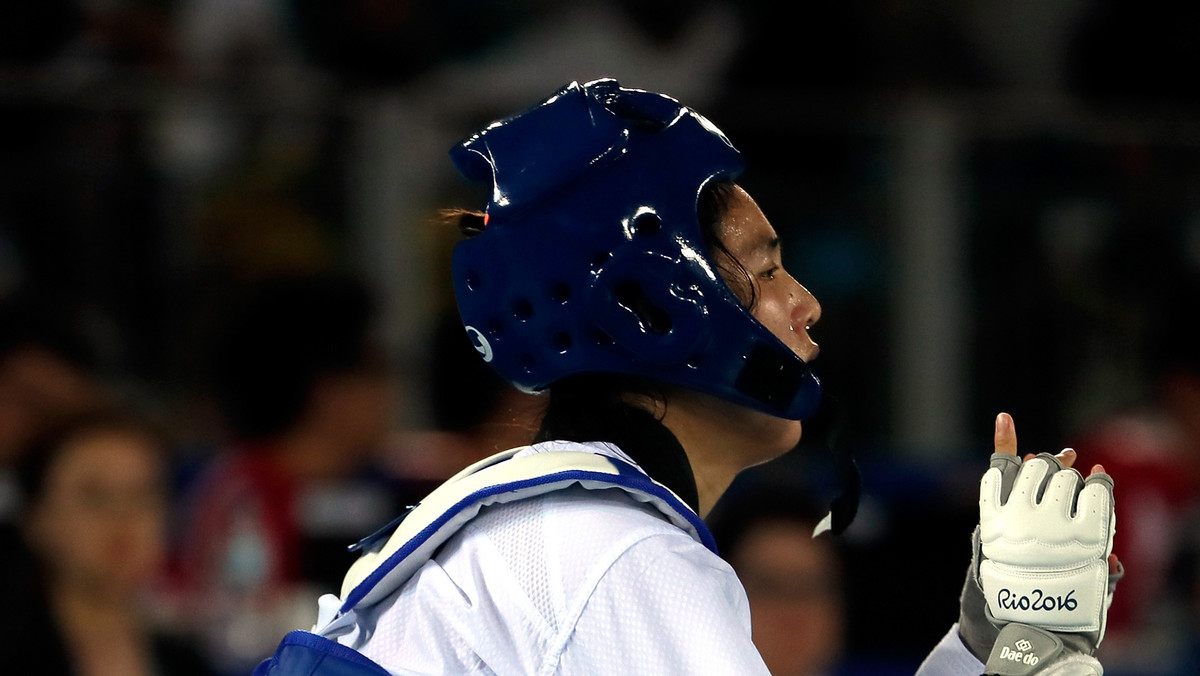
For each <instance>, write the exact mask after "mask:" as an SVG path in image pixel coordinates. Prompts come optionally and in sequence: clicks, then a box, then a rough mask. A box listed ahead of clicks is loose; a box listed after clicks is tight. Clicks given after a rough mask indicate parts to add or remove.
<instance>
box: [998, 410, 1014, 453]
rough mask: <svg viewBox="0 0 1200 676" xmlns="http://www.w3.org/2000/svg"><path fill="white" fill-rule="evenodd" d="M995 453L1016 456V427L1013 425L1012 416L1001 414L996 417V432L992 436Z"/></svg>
mask: <svg viewBox="0 0 1200 676" xmlns="http://www.w3.org/2000/svg"><path fill="white" fill-rule="evenodd" d="M993 441H994V443H995V444H996V452H997V453H1004V454H1007V455H1011V456H1014V457H1015V456H1016V455H1017V427H1016V425H1014V424H1013V419H1012V416H1011V415H1009V414H1007V413H1001V414H1000V415H998V416H996V432H995V434H994V435H993Z"/></svg>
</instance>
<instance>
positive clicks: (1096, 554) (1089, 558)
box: [976, 453, 1120, 674]
mask: <svg viewBox="0 0 1200 676" xmlns="http://www.w3.org/2000/svg"><path fill="white" fill-rule="evenodd" d="M979 524H980V528H979V539H978V542H979V548H980V551H979V552H978V554H981V555H982V556H977V557H976V560H977V561H978V564H979V567H978V570H977V571H976V573H977V575H978V577H977V579H978V582H979V584H980V586H981V587H982V589H983V595H984V599H985V600H986V604H987V606H986V610H987V618H988V620H989V621H991V622H992V624H994V625H996V626H997V627H999V628H1001V631H1000V635H999V637H998V638H997V639H996V641H995V644H994V646H993V648H992V651H991V656H990V659H989V660H988V664H987V673H988V674H1030V673H1035V672H1039V671H1041V672H1046V671H1047V670H1048V668H1049V667H1050V666H1051V665H1052V664H1056V665H1057V667H1056V668H1061V667H1063V666H1066V665H1065V664H1062V662H1063V660H1064V659H1068V658H1069V660H1070V661H1071V662H1078V663H1079V664H1078V666H1079V667H1080V668H1081V669H1082V668H1083V666H1084V664H1083V663H1085V662H1086V663H1087V669H1089V670H1082V671H1080V670H1076V671H1064V672H1062V673H1102V670H1101V669H1100V665H1099V663H1098V662H1095V660H1094V659H1092V658H1091V657H1090V656H1091V654H1092V653H1093V652H1095V649H1096V646H1098V645H1099V644H1100V642H1101V641H1102V640H1103V638H1104V629H1105V621H1106V618H1107V613H1108V607H1109V605H1110V604H1111V603H1112V588H1113V587H1115V584H1116V580H1117V579H1119V577H1120V572H1118V573H1117V574H1116V575H1114V576H1112V577H1111V578H1110V575H1109V571H1108V556H1109V554H1111V553H1112V544H1113V535H1114V533H1115V531H1116V516H1115V514H1114V512H1113V480H1112V477H1110V476H1109V475H1107V474H1104V473H1096V474H1092V475H1091V476H1089V477H1088V478H1087V479H1086V480H1084V479H1083V477H1082V476H1080V474H1079V472H1077V471H1075V470H1074V469H1063V466H1062V464H1061V463H1060V462H1059V461H1058V459H1057V458H1055V457H1054V456H1052V455H1049V454H1045V453H1043V454H1041V455H1039V456H1037V457H1036V458H1034V459H1032V460H1029V461H1028V462H1024V463H1022V462H1021V460H1019V459H1018V458H1017V457H1016V456H1014V455H1009V454H1005V453H995V454H993V455H992V461H991V468H990V469H988V471H987V473H986V474H984V477H983V481H982V482H981V484H980V489H979ZM1051 632H1053V633H1051ZM1064 644H1066V647H1065V648H1064ZM1081 658H1083V659H1081Z"/></svg>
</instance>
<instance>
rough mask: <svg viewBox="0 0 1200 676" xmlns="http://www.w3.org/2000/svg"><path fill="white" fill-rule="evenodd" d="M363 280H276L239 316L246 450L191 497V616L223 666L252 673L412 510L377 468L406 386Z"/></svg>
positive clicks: (221, 375) (239, 409)
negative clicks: (374, 533)
mask: <svg viewBox="0 0 1200 676" xmlns="http://www.w3.org/2000/svg"><path fill="white" fill-rule="evenodd" d="M373 318H374V306H373V302H372V299H371V297H370V294H369V293H368V291H367V290H366V289H365V288H364V287H363V286H362V285H361V284H359V283H358V282H357V281H355V280H353V279H349V278H342V277H332V276H308V277H289V278H278V279H272V280H266V281H264V282H262V283H259V284H257V285H255V286H254V287H252V288H251V289H250V290H249V291H248V292H246V293H245V294H243V296H242V297H241V298H240V299H238V301H237V302H236V303H234V307H232V308H231V309H230V312H229V315H228V317H227V319H228V327H227V329H226V330H225V331H224V332H223V333H222V335H221V336H220V337H219V339H218V340H217V347H216V350H215V352H214V355H213V359H214V362H213V364H212V367H211V377H212V381H213V387H214V391H215V394H216V399H217V403H218V405H219V407H220V409H221V411H222V413H223V415H224V418H225V420H226V421H227V423H228V426H229V433H230V435H231V436H232V440H231V442H230V444H229V446H228V448H227V449H225V450H224V452H222V453H221V454H219V456H218V457H217V458H216V459H215V460H214V461H213V462H212V464H211V466H209V467H207V468H206V469H205V470H204V471H203V474H202V476H201V477H200V478H199V479H198V480H197V482H196V485H195V486H194V488H193V489H192V490H191V491H189V492H190V494H191V499H190V500H189V502H188V505H187V514H186V520H185V523H184V527H183V529H182V532H181V536H182V540H181V542H180V556H179V561H178V574H179V582H180V584H181V588H180V591H181V593H182V595H181V597H180V599H179V600H180V601H181V602H182V603H183V606H182V609H183V610H184V611H186V612H188V613H191V614H192V618H191V619H192V620H193V621H194V622H198V626H199V628H201V629H202V630H204V631H205V632H206V635H205V639H204V640H205V642H206V644H207V646H208V649H209V650H210V651H211V654H212V656H213V658H214V660H216V661H217V662H218V667H219V668H220V669H222V670H223V671H228V672H229V673H246V672H247V671H248V670H249V668H251V667H252V666H253V664H254V663H256V662H257V661H259V660H261V659H263V658H264V657H265V656H266V654H267V653H269V652H270V651H271V650H272V649H273V647H274V644H275V642H277V640H278V637H279V636H280V635H281V634H282V633H283V632H285V631H287V630H290V629H294V628H296V627H298V626H305V625H310V624H312V622H313V621H314V620H315V616H313V617H310V616H309V615H310V613H312V612H313V607H312V599H313V598H315V597H316V595H317V594H318V593H325V592H332V591H336V590H337V588H338V587H339V586H340V583H341V577H342V574H343V573H344V572H345V569H346V567H347V566H348V565H349V564H350V563H351V562H352V561H353V556H352V555H350V554H349V553H348V552H347V551H346V545H348V544H352V543H353V542H354V541H356V540H357V539H358V538H361V537H363V536H365V535H367V534H368V533H369V532H371V530H372V529H374V528H375V527H377V526H378V525H379V524H382V523H384V522H386V521H387V520H388V519H389V518H391V517H392V516H393V515H394V514H395V513H397V512H398V510H399V508H400V507H402V505H396V504H394V503H393V502H392V500H393V496H392V492H391V491H390V489H389V487H388V486H386V485H384V483H383V482H382V481H381V479H380V477H381V473H380V472H378V471H376V468H375V465H374V461H375V454H376V452H377V451H378V450H379V448H380V446H381V444H382V440H383V438H384V436H385V434H386V433H387V432H388V430H389V427H390V424H391V422H392V419H391V414H392V405H393V399H394V397H395V388H394V383H393V378H392V377H391V375H390V373H389V371H388V368H387V364H386V362H385V360H384V358H383V355H382V351H381V349H380V347H379V346H377V345H374V344H373V341H372V339H371V330H372V321H373Z"/></svg>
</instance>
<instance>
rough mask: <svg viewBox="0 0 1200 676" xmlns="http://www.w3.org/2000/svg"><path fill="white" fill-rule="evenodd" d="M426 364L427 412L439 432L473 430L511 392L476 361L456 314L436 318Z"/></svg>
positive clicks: (480, 362) (479, 360)
mask: <svg viewBox="0 0 1200 676" xmlns="http://www.w3.org/2000/svg"><path fill="white" fill-rule="evenodd" d="M430 361H431V368H432V372H431V374H430V377H429V396H430V409H431V413H432V417H433V424H434V426H435V427H436V428H437V429H439V430H446V431H451V432H469V431H471V430H473V429H475V428H476V427H477V426H478V425H480V424H481V423H483V422H484V421H485V420H486V419H487V416H488V414H489V412H491V411H492V409H494V408H495V407H496V406H497V404H498V403H499V402H500V399H501V397H502V395H503V394H504V393H505V391H507V390H509V389H511V388H512V385H510V384H509V383H508V382H507V381H505V380H504V379H503V378H501V377H500V375H499V374H498V373H496V372H495V371H494V370H492V368H491V367H490V366H488V365H487V363H485V362H484V361H483V360H482V359H480V358H479V353H478V352H477V351H476V350H475V346H474V345H473V344H472V343H471V339H470V338H468V337H467V333H466V332H465V331H463V325H462V320H461V319H460V318H459V316H458V313H457V312H446V313H445V314H443V315H442V316H441V317H440V318H439V321H438V324H437V326H436V328H435V330H434V334H433V344H432V346H431V350H430Z"/></svg>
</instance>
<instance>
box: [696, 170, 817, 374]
mask: <svg viewBox="0 0 1200 676" xmlns="http://www.w3.org/2000/svg"><path fill="white" fill-rule="evenodd" d="M719 236H720V237H721V241H722V242H723V243H724V244H725V248H727V249H728V250H729V253H730V254H732V255H733V257H734V258H736V259H737V260H738V262H740V263H741V264H742V267H744V268H745V269H746V273H747V274H748V275H749V276H750V279H751V282H752V283H753V284H754V307H753V308H751V314H753V315H754V317H755V318H756V319H758V321H760V322H762V324H763V326H766V327H767V328H768V329H770V331H771V333H773V334H775V336H776V337H778V338H779V339H780V340H782V341H783V343H784V344H785V345H787V346H788V347H790V348H792V351H793V352H795V353H796V354H797V355H799V356H800V358H801V359H803V360H804V361H806V362H808V361H812V360H813V359H816V358H817V352H818V351H819V348H818V347H817V343H816V342H815V341H814V340H813V339H812V337H811V336H810V335H809V333H808V331H809V329H810V328H812V326H813V325H814V324H816V323H817V321H818V320H819V319H820V318H821V304H820V303H818V302H817V299H816V298H814V297H813V295H812V294H811V293H809V292H808V289H806V288H804V287H803V286H801V285H800V283H799V282H797V281H796V280H795V279H794V278H793V277H792V276H791V275H790V274H788V272H787V270H784V269H783V261H782V258H781V256H780V250H779V236H778V235H777V234H775V228H773V227H771V223H770V221H768V220H767V217H766V216H765V215H763V212H762V211H761V210H760V209H759V208H758V205H757V204H755V202H754V200H753V199H751V198H750V195H748V194H746V191H745V190H742V189H741V188H735V189H734V198H733V200H732V203H731V204H730V205H729V210H728V211H727V212H726V213H725V215H724V217H723V218H722V220H721V231H720V232H719ZM725 267H728V266H725ZM746 282H747V280H745V279H731V280H729V283H730V286H731V287H732V288H733V289H734V290H735V292H737V293H738V294H739V296H741V297H743V298H745V297H747V296H748V295H749V294H746V293H744V291H745V286H746Z"/></svg>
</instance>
